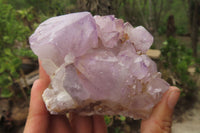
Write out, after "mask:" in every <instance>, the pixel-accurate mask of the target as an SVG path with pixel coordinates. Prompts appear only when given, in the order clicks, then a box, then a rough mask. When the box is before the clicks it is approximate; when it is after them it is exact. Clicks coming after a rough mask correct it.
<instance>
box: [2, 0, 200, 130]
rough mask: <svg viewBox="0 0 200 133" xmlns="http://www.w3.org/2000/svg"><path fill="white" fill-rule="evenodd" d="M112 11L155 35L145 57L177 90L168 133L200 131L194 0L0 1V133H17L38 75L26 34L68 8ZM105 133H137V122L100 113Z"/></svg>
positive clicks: (198, 11) (199, 8) (198, 4)
mask: <svg viewBox="0 0 200 133" xmlns="http://www.w3.org/2000/svg"><path fill="white" fill-rule="evenodd" d="M80 11H90V12H91V13H92V14H93V15H95V14H98V15H108V14H114V15H115V16H116V17H117V18H121V19H123V20H124V21H128V22H130V23H131V24H132V25H133V26H139V25H142V26H144V27H145V28H146V29H148V31H149V32H151V34H152V35H153V36H154V43H153V45H152V47H151V50H150V51H148V55H149V56H150V57H151V58H152V59H153V60H154V61H156V63H157V64H158V70H159V71H161V72H162V77H163V78H164V79H165V80H167V81H168V82H169V83H170V84H171V85H174V86H177V87H179V88H180V89H181V97H180V100H179V102H178V104H177V106H176V109H175V112H174V118H173V119H174V120H173V127H172V132H173V133H179V132H180V133H200V124H199V123H200V115H199V113H200V93H199V92H200V90H199V87H200V68H199V66H200V56H199V55H200V42H199V26H200V1H199V0H0V133H22V132H23V127H24V124H25V121H26V117H27V113H28V106H29V97H30V89H31V86H32V83H33V82H34V80H35V79H37V78H38V62H37V57H36V56H35V55H34V54H33V52H32V51H31V49H30V45H29V41H28V38H29V36H30V35H31V34H32V33H33V31H34V30H35V29H36V27H37V26H38V25H39V24H40V23H41V22H43V21H44V20H46V19H48V18H50V17H52V16H58V15H63V14H67V13H72V12H80ZM105 120H106V123H107V125H108V131H109V133H138V132H139V126H140V121H134V120H132V119H130V118H126V117H123V116H115V117H113V116H105Z"/></svg>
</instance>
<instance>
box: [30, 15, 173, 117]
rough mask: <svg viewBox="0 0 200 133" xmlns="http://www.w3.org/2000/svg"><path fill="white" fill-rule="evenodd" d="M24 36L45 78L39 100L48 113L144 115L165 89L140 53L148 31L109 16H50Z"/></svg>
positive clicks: (146, 46) (145, 46)
mask: <svg viewBox="0 0 200 133" xmlns="http://www.w3.org/2000/svg"><path fill="white" fill-rule="evenodd" d="M29 40H30V44H31V48H32V50H33V51H34V53H35V54H36V55H37V56H38V57H39V59H40V60H41V61H42V65H43V67H44V69H45V70H46V72H47V73H48V75H49V76H50V78H51V84H50V87H49V88H47V89H46V90H45V91H44V93H43V99H44V102H45V104H46V107H47V109H48V110H49V111H50V113H52V114H57V113H66V112H78V113H80V114H82V115H93V114H100V115H105V114H107V115H124V116H129V117H132V118H135V119H140V118H147V117H148V116H149V115H150V113H151V110H152V108H153V107H154V106H155V104H157V103H158V102H159V100H160V99H161V97H162V95H163V93H164V92H165V91H167V89H168V88H169V84H168V83H167V82H166V81H164V80H163V79H161V74H160V73H159V72H158V71H157V67H156V64H155V63H154V62H153V61H152V60H151V59H150V58H149V57H148V56H147V55H146V54H145V53H146V52H147V50H148V49H149V48H150V46H151V45H152V43H153V37H152V35H151V34H150V33H149V32H148V31H147V30H146V29H145V28H144V27H142V26H139V27H135V28H134V27H132V26H131V25H130V24H129V23H124V22H123V20H121V19H117V18H115V17H114V16H113V15H109V16H94V17H93V16H92V15H91V14H90V13H89V12H80V13H72V14H68V15H63V16H58V17H53V18H50V19H48V20H46V21H45V22H43V23H42V24H40V25H39V27H38V28H37V29H36V31H35V32H34V34H33V35H31V37H30V38H29Z"/></svg>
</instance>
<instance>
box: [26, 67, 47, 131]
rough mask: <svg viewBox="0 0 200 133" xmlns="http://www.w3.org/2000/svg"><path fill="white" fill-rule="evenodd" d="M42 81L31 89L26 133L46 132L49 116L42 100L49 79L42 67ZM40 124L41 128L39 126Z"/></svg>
mask: <svg viewBox="0 0 200 133" xmlns="http://www.w3.org/2000/svg"><path fill="white" fill-rule="evenodd" d="M39 70H40V79H38V80H36V81H35V82H34V84H33V86H32V89H31V99H30V107H29V114H28V118H27V122H26V126H25V130H24V133H36V132H43V133H45V132H46V129H47V126H48V119H49V114H48V112H47V109H46V107H45V105H44V102H43V99H42V93H43V91H44V90H45V89H46V88H47V87H48V85H49V82H50V80H49V77H48V75H47V74H46V72H45V71H44V69H43V68H42V67H41V66H40V68H39ZM38 124H40V126H38Z"/></svg>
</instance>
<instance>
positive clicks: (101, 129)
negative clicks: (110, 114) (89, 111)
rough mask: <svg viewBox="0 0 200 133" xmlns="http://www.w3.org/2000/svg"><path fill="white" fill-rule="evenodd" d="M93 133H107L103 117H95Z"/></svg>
mask: <svg viewBox="0 0 200 133" xmlns="http://www.w3.org/2000/svg"><path fill="white" fill-rule="evenodd" d="M93 133H107V127H106V123H105V121H104V117H103V116H99V115H94V116H93Z"/></svg>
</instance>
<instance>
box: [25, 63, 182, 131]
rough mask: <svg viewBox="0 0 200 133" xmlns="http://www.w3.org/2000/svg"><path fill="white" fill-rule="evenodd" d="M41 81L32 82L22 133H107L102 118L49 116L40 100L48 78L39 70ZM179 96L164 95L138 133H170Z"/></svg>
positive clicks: (175, 90) (175, 93)
mask: <svg viewBox="0 0 200 133" xmlns="http://www.w3.org/2000/svg"><path fill="white" fill-rule="evenodd" d="M39 72H40V78H39V79H38V80H37V81H35V82H34V85H33V87H32V90H31V100H30V108H29V115H28V118H27V121H26V126H25V129H24V133H72V132H73V133H106V132H107V129H106V125H105V122H104V118H103V117H102V116H97V115H95V116H79V115H77V114H70V117H69V119H68V118H67V117H66V116H64V115H50V114H49V113H48V111H47V110H46V107H45V105H44V102H43V99H42V93H43V91H44V90H45V89H46V88H47V87H48V85H49V83H50V79H49V77H48V75H47V74H46V72H45V71H44V69H43V68H42V67H41V65H40V68H39ZM179 95H180V90H179V89H178V88H176V87H170V89H169V90H168V91H167V92H166V93H165V94H164V96H163V98H162V100H161V101H160V102H159V103H158V104H157V105H156V107H155V108H154V109H153V112H152V114H151V116H150V118H149V119H147V120H143V121H142V123H141V133H170V130H171V124H172V114H173V110H174V106H175V105H176V103H177V101H178V98H179Z"/></svg>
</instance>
